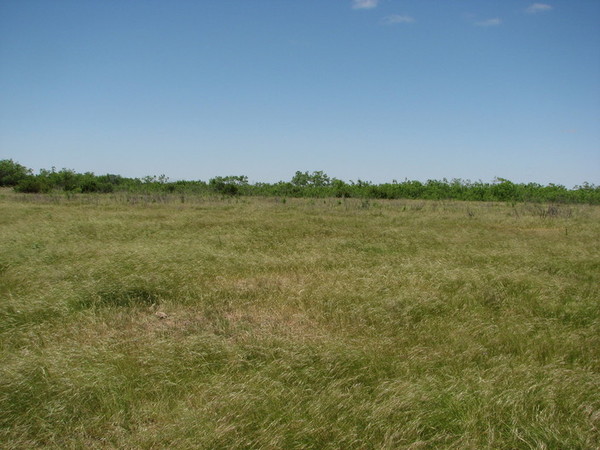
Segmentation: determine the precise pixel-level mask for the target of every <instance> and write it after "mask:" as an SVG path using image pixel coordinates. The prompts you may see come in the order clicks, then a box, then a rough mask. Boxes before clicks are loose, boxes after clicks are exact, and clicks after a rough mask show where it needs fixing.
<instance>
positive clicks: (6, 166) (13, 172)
mask: <svg viewBox="0 0 600 450" xmlns="http://www.w3.org/2000/svg"><path fill="white" fill-rule="evenodd" d="M31 173H32V171H31V169H28V168H27V167H25V166H22V165H21V164H19V163H17V162H14V161H13V160H12V159H3V160H1V161H0V186H16V185H17V184H19V182H20V181H22V180H24V179H25V178H27V177H28V176H29V175H31Z"/></svg>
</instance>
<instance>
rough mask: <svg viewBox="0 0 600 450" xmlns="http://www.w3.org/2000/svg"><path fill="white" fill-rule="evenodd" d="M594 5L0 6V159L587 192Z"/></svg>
mask: <svg viewBox="0 0 600 450" xmlns="http://www.w3.org/2000/svg"><path fill="white" fill-rule="evenodd" d="M599 24H600V1H599V0H541V1H540V2H535V1H526V0H444V1H440V0H437V1H436V0H404V1H400V0H358V1H353V0H210V1H209V0H193V1H192V0H144V1H141V0H135V1H134V0H53V1H50V0H0V159H5V158H12V159H14V160H16V161H18V162H20V163H21V164H23V165H26V166H28V167H31V168H33V169H34V170H36V171H37V170H38V169H40V168H50V167H51V166H56V167H57V168H59V169H60V168H63V167H66V168H70V169H75V170H76V171H78V172H84V171H92V172H95V173H96V174H104V173H118V174H122V175H125V176H134V177H141V176H145V175H154V174H156V175H159V174H163V173H164V174H166V175H167V176H168V177H170V178H171V179H173V180H174V179H189V180H192V179H203V180H207V179H208V178H211V177H213V176H215V175H234V174H245V175H247V176H248V177H249V178H250V180H251V181H269V182H271V181H278V180H289V179H291V177H292V176H293V174H294V172H295V171H296V170H302V171H304V170H309V171H312V170H323V171H325V172H326V173H328V174H329V175H330V176H334V177H337V178H341V179H344V180H357V179H358V178H360V179H363V180H371V181H374V182H385V181H391V180H393V179H397V180H404V179H405V178H408V179H416V180H422V181H425V180H427V179H441V178H444V177H446V178H448V179H451V178H463V179H471V180H479V179H481V180H483V181H491V180H492V179H493V178H494V177H495V176H498V177H503V178H508V179H510V180H512V181H515V182H529V181H534V182H539V183H543V184H546V183H551V182H553V183H559V184H564V185H566V186H567V187H572V186H574V185H576V184H580V183H582V182H583V181H588V182H591V183H594V184H600V26H599Z"/></svg>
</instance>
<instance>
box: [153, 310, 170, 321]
mask: <svg viewBox="0 0 600 450" xmlns="http://www.w3.org/2000/svg"><path fill="white" fill-rule="evenodd" d="M154 315H155V316H156V317H158V318H159V319H166V318H167V317H168V316H167V314H166V313H164V312H162V311H156V312H155V313H154Z"/></svg>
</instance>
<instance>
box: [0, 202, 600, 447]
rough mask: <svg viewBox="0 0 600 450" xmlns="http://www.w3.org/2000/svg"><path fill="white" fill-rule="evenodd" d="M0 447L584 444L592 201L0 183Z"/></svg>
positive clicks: (595, 322) (598, 437)
mask: <svg viewBox="0 0 600 450" xmlns="http://www.w3.org/2000/svg"><path fill="white" fill-rule="evenodd" d="M0 333H1V338H0V339H1V361H0V446H2V447H4V448H42V447H43V448H61V449H63V448H348V449H351V448H414V449H416V448H440V447H442V448H474V449H475V448H477V449H479V448H495V449H498V448H507V449H508V448H569V449H577V448H598V447H600V206H590V205H557V204H554V205H551V204H526V203H516V204H511V203H483V202H481V203H475V202H457V201H419V200H412V201H409V200H382V201H379V200H377V201H373V200H360V199H325V200H324V199H283V198H249V197H241V198H217V197H213V198H210V197H206V196H179V195H141V194H140V195H136V194H120V193H114V194H97V195H96V194H89V195H84V194H79V195H69V196H67V195H64V194H49V195H34V194H30V195H27V194H16V193H13V192H12V191H10V190H2V191H0Z"/></svg>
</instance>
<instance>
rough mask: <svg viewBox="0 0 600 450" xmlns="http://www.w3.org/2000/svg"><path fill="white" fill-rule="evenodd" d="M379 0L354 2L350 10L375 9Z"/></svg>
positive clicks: (355, 0)
mask: <svg viewBox="0 0 600 450" xmlns="http://www.w3.org/2000/svg"><path fill="white" fill-rule="evenodd" d="M378 3H379V0H354V1H353V2H352V9H373V8H375V7H377V4H378Z"/></svg>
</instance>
